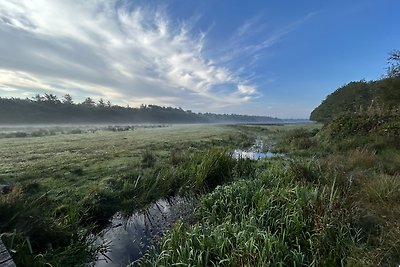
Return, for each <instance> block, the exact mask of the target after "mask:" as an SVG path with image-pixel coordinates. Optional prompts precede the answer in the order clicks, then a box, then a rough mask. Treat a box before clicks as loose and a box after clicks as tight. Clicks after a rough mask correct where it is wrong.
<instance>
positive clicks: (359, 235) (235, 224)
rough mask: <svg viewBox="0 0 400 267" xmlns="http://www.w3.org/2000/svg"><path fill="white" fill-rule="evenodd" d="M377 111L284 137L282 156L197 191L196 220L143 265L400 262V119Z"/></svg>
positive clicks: (280, 137) (279, 137)
mask: <svg viewBox="0 0 400 267" xmlns="http://www.w3.org/2000/svg"><path fill="white" fill-rule="evenodd" d="M377 113H379V112H378V111H376V110H375V111H372V110H371V111H370V112H368V113H355V114H353V115H351V116H350V115H348V114H347V115H343V116H339V117H336V118H335V119H334V120H333V121H331V122H330V123H327V124H325V125H324V126H323V127H322V128H319V127H315V126H314V127H308V128H307V127H297V128H295V129H291V130H288V131H282V132H281V133H280V134H279V135H277V136H276V137H277V141H278V142H277V144H276V145H275V149H276V150H277V151H279V152H285V153H286V154H287V158H273V159H264V160H260V161H258V162H256V163H253V164H254V165H253V167H254V172H253V173H252V175H250V176H246V177H237V179H234V180H233V181H232V182H230V183H228V184H224V185H221V186H218V187H217V188H216V189H215V190H214V191H212V192H211V193H208V194H205V195H203V196H202V197H201V200H200V202H199V205H198V207H197V209H196V212H195V215H196V218H197V223H196V224H194V225H188V224H185V223H183V222H182V223H178V224H176V225H175V227H174V228H173V229H172V230H171V231H170V232H169V233H168V234H167V235H166V236H165V237H164V239H163V241H162V242H160V244H159V246H156V247H154V248H153V249H152V250H150V251H149V252H148V253H147V255H146V256H145V257H144V258H142V259H141V260H140V265H141V266H171V265H172V264H183V265H190V266H394V265H397V264H399V262H400V243H399V241H398V240H400V227H399V224H398V220H397V218H398V216H399V215H400V209H399V208H398V207H399V204H400V198H399V196H400V182H399V181H400V169H399V167H398V166H400V153H399V149H400V147H399V146H398V144H399V143H398V142H396V140H398V135H397V131H398V129H399V128H398V126H396V125H398V122H399V121H400V120H399V119H400V118H399V116H398V113H396V112H395V113H391V112H389V114H388V113H381V115H378V114H377ZM376 116H383V117H379V118H380V119H379V120H377V119H376ZM377 121H379V123H377V124H376V123H375V124H374V122H377ZM344 122H346V123H344ZM360 122H362V123H360ZM360 125H363V127H364V128H360V127H359V126H360ZM377 125H378V126H377Z"/></svg>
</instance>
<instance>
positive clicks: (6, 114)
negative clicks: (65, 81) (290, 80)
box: [0, 94, 280, 124]
mask: <svg viewBox="0 0 400 267" xmlns="http://www.w3.org/2000/svg"><path fill="white" fill-rule="evenodd" d="M273 122H280V120H279V119H277V118H271V117H268V116H249V115H238V114H214V113H194V112H192V111H191V110H183V109H182V108H174V107H161V106H157V105H141V106H140V107H138V108H133V107H129V106H127V107H122V106H119V105H113V104H112V103H111V102H110V101H106V100H104V99H100V100H99V101H97V102H96V101H94V100H93V99H92V98H90V97H87V98H86V99H85V100H84V101H82V102H81V103H76V102H75V101H74V100H73V98H72V97H71V95H69V94H66V95H64V96H62V97H61V98H59V97H58V96H56V95H54V94H44V95H40V94H37V95H35V96H34V97H33V98H30V99H29V98H26V99H20V98H1V97H0V123H1V124H35V123H36V124H38V123H43V124H49V123H113V124H115V123H273Z"/></svg>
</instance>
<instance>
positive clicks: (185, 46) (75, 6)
mask: <svg viewBox="0 0 400 267" xmlns="http://www.w3.org/2000/svg"><path fill="white" fill-rule="evenodd" d="M191 27H192V26H191V24H190V22H176V21H173V20H172V19H171V18H170V17H169V16H168V14H167V13H166V12H165V10H164V9H162V8H159V7H149V6H147V7H145V6H133V5H132V4H129V2H119V1H116V0H115V1H107V0H88V1H78V0H71V1H45V0H30V1H28V0H5V1H1V2H0V39H1V40H2V42H0V92H3V93H4V92H8V93H9V92H15V94H20V95H21V96H22V95H26V94H29V93H33V92H39V91H43V92H54V93H70V94H72V95H73V96H76V97H78V98H82V97H86V96H91V97H95V98H96V97H97V98H100V97H103V98H107V99H110V100H112V101H114V102H116V103H121V104H130V105H138V104H140V103H152V104H161V105H174V106H183V107H194V108H196V109H197V110H207V111H208V110H218V109H220V108H222V107H226V106H231V105H240V104H243V103H246V102H249V101H251V100H252V99H255V98H257V97H258V95H259V93H258V92H257V88H256V86H255V85H254V84H250V83H249V82H247V81H246V79H243V78H242V77H241V76H240V75H239V74H238V72H235V70H232V69H229V68H228V67H227V65H224V64H221V63H220V64H217V63H215V62H218V61H217V60H215V59H213V58H206V57H205V56H204V53H203V47H204V45H205V42H206V41H207V40H206V39H207V36H206V34H204V33H201V32H200V33H198V34H193V33H192V32H193V31H192V28H191Z"/></svg>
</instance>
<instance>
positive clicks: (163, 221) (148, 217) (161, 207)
mask: <svg viewBox="0 0 400 267" xmlns="http://www.w3.org/2000/svg"><path fill="white" fill-rule="evenodd" d="M192 207H193V201H192V200H189V199H185V198H182V197H174V198H172V199H168V200H165V199H161V200H158V201H157V202H155V203H154V204H152V205H151V206H150V207H149V208H148V209H147V210H146V211H145V212H140V213H139V212H138V213H135V214H133V215H131V216H130V217H128V218H125V217H123V216H122V215H121V214H120V213H117V214H115V215H114V216H113V218H112V219H111V224H110V226H109V227H108V228H106V229H104V230H103V231H102V232H101V233H100V235H99V238H100V239H101V242H102V243H103V244H108V249H107V252H106V253H105V255H106V257H104V255H99V259H98V260H97V262H95V263H94V264H92V266H94V267H105V266H107V267H117V266H118V267H119V266H126V265H128V264H129V263H131V262H134V261H137V260H138V259H140V258H141V257H142V256H143V254H144V253H145V252H146V250H147V249H148V248H149V246H151V245H155V244H156V242H157V241H159V240H160V239H161V237H162V235H163V233H164V232H165V231H166V230H168V229H170V227H171V225H172V224H174V223H175V222H176V221H178V220H183V221H186V222H188V221H190V220H191V216H192V212H193V209H192Z"/></svg>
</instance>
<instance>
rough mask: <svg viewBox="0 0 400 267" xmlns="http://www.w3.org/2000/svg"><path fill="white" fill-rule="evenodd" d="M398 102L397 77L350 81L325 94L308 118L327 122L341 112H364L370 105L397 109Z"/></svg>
mask: <svg viewBox="0 0 400 267" xmlns="http://www.w3.org/2000/svg"><path fill="white" fill-rule="evenodd" d="M399 103H400V78H399V77H390V78H385V79H382V80H378V81H371V82H365V81H359V82H350V83H349V84H347V85H345V86H343V87H341V88H339V89H337V90H336V91H335V92H334V93H332V94H330V95H329V96H327V98H326V99H325V100H324V101H323V102H322V103H321V104H320V105H319V106H318V107H317V108H315V109H314V110H313V111H312V112H311V116H310V119H311V120H313V121H319V122H327V121H329V120H331V119H332V118H334V117H335V116H338V115H340V114H341V113H353V112H362V111H364V112H365V111H366V110H368V108H370V107H379V108H381V109H383V110H390V109H398V108H399Z"/></svg>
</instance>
